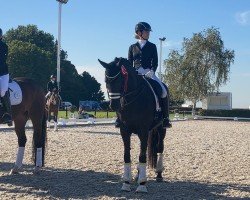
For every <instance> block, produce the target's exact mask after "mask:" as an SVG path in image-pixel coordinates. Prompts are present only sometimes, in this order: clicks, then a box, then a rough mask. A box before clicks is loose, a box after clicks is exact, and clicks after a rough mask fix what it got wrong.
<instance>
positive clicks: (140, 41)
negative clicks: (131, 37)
mask: <svg viewBox="0 0 250 200" xmlns="http://www.w3.org/2000/svg"><path fill="white" fill-rule="evenodd" d="M146 42H147V40H142V39H139V40H138V43H139V45H140V47H141V48H143V47H144V45H145V44H146Z"/></svg>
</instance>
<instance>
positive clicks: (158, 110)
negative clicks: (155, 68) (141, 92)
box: [144, 78, 166, 130]
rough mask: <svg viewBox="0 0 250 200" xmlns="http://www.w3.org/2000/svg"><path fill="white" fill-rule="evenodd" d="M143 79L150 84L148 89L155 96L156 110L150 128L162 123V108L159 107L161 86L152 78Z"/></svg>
mask: <svg viewBox="0 0 250 200" xmlns="http://www.w3.org/2000/svg"><path fill="white" fill-rule="evenodd" d="M144 80H145V81H146V82H147V83H148V85H149V86H150V89H151V90H152V93H153V94H154V97H155V107H156V112H155V117H154V121H153V123H152V125H151V128H150V129H151V130H152V129H154V128H155V127H158V126H159V125H161V124H162V119H163V116H162V108H161V103H160V101H161V96H162V88H161V86H160V84H159V83H158V82H157V81H155V80H153V79H147V78H144ZM164 86H165V85H164ZM165 87H166V86H165Z"/></svg>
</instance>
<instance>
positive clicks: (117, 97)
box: [106, 65, 128, 99]
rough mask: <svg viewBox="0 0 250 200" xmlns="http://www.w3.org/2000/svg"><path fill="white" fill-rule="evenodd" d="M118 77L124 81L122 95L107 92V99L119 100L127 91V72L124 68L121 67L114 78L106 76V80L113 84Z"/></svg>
mask: <svg viewBox="0 0 250 200" xmlns="http://www.w3.org/2000/svg"><path fill="white" fill-rule="evenodd" d="M120 75H122V77H123V79H124V84H123V93H120V92H117V93H114V92H109V91H108V97H109V99H120V98H121V97H122V96H123V95H124V94H125V93H126V92H127V90H128V72H127V70H126V68H125V67H124V66H123V65H122V66H121V70H120V71H119V72H118V73H117V74H116V75H115V76H108V75H106V78H107V79H108V80H109V82H110V83H111V82H113V81H114V80H116V79H117V78H118V77H119V76H120Z"/></svg>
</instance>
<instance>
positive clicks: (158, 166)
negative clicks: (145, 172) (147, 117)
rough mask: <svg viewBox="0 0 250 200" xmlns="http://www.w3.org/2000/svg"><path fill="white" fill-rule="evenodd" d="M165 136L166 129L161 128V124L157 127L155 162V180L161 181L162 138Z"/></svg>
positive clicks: (162, 167)
mask: <svg viewBox="0 0 250 200" xmlns="http://www.w3.org/2000/svg"><path fill="white" fill-rule="evenodd" d="M165 136H166V129H163V128H162V126H161V127H159V128H158V141H159V142H158V148H157V163H156V169H155V172H156V180H157V181H159V182H160V181H162V180H163V177H162V172H163V170H164V165H163V151H164V138H165Z"/></svg>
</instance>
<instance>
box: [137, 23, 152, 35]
mask: <svg viewBox="0 0 250 200" xmlns="http://www.w3.org/2000/svg"><path fill="white" fill-rule="evenodd" d="M138 31H152V29H151V26H150V25H149V24H148V23H147V22H139V23H138V24H136V25H135V32H136V33H137V32H138Z"/></svg>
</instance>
